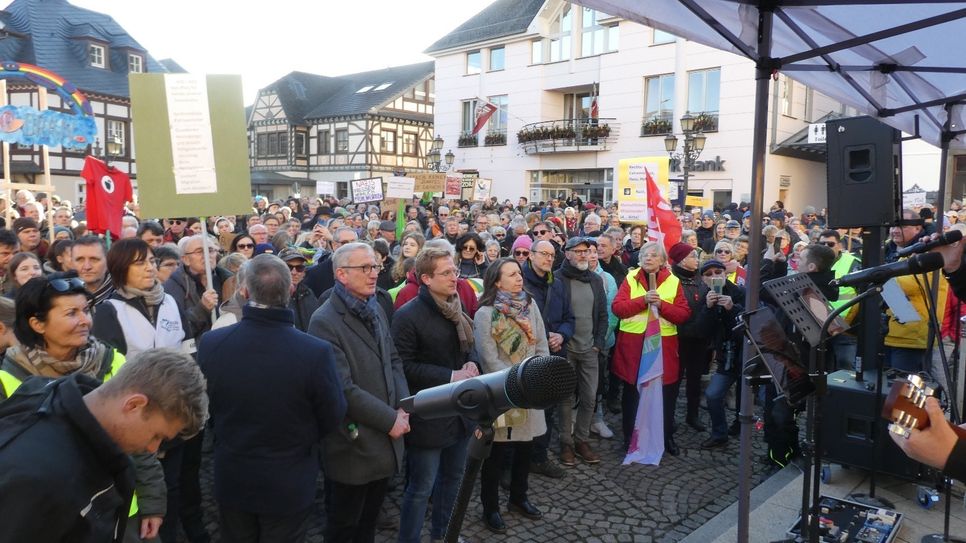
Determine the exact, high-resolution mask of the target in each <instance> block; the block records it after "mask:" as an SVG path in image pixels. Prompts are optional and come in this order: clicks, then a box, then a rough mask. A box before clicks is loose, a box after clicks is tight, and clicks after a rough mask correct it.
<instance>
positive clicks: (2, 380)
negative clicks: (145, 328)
mask: <svg viewBox="0 0 966 543" xmlns="http://www.w3.org/2000/svg"><path fill="white" fill-rule="evenodd" d="M125 361H126V359H125V358H124V355H123V354H121V353H120V352H118V351H117V350H115V351H114V356H113V357H112V358H111V369H110V370H108V372H107V373H106V374H104V382H107V380H108V379H110V378H111V377H114V374H115V373H117V371H118V370H119V369H121V366H123V365H124V362H125ZM22 384H23V381H21V380H20V379H17V378H16V377H14V376H13V374H11V373H10V372H8V371H6V370H0V386H3V393H4V395H5V396H6V397H7V398H9V397H10V396H12V395H13V393H14V392H16V391H17V389H18V388H20V385H22ZM137 514H138V496H137V494H134V497H132V498H131V509H130V510H129V511H128V517H133V516H135V515H137Z"/></svg>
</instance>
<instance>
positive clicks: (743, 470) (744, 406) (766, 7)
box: [737, 2, 775, 543]
mask: <svg viewBox="0 0 966 543" xmlns="http://www.w3.org/2000/svg"><path fill="white" fill-rule="evenodd" d="M773 9H774V8H773V7H772V4H771V3H769V2H760V3H759V7H758V48H757V56H758V62H757V63H758V67H757V70H756V74H755V121H754V134H755V135H754V140H753V144H752V160H751V180H752V182H751V183H752V184H751V232H750V234H751V235H750V236H749V238H750V239H749V248H748V267H747V269H748V282H747V292H746V293H745V310H746V311H747V310H754V309H756V308H757V307H758V291H759V288H760V287H761V252H762V241H761V236H759V235H758V231H759V229H760V228H761V220H762V211H763V208H764V201H765V147H766V144H767V136H768V89H769V85H770V83H771V76H772V67H770V66H768V63H766V62H764V59H768V58H769V57H770V56H771V45H772V44H771V41H772V22H773V19H774V15H775V14H774V11H773ZM754 356H755V355H754V349H753V348H752V347H751V346H749V345H748V343H747V342H745V349H744V353H743V357H742V360H744V361H745V363H746V364H747V362H748V361H749V360H751V358H752V357H754ZM738 386H740V387H741V407H740V415H739V420H740V421H741V438H740V454H741V456H740V463H739V468H738V534H737V535H738V541H739V543H747V541H748V532H749V524H750V515H751V466H752V458H751V456H752V450H751V431H752V421H753V417H754V409H755V407H754V406H755V404H754V398H752V391H751V386H750V385H749V383H748V379H747V378H745V377H744V368H742V372H741V375H740V376H739V383H738Z"/></svg>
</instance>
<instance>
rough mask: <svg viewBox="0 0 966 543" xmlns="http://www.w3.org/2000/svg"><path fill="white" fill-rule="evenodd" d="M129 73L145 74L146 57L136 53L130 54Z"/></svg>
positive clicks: (128, 57)
mask: <svg viewBox="0 0 966 543" xmlns="http://www.w3.org/2000/svg"><path fill="white" fill-rule="evenodd" d="M127 71H128V72H130V73H132V74H142V73H144V57H142V56H141V55H138V54H136V53H128V55H127Z"/></svg>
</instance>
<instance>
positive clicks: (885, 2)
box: [574, 0, 966, 542]
mask: <svg viewBox="0 0 966 543" xmlns="http://www.w3.org/2000/svg"><path fill="white" fill-rule="evenodd" d="M574 1H575V3H577V4H580V5H583V6H586V7H590V8H594V9H598V10H600V11H603V12H605V13H608V14H610V15H614V16H620V17H624V18H627V19H629V20H632V21H636V22H640V23H643V24H646V25H648V26H652V27H655V28H659V29H661V30H664V31H667V32H672V33H675V34H677V35H679V36H682V37H684V38H687V39H692V40H694V41H697V42H699V43H704V44H705V45H710V46H713V47H715V46H716V47H718V48H724V47H723V45H724V44H721V43H720V42H717V43H716V44H715V43H709V39H702V36H701V34H700V32H701V31H706V30H707V29H710V30H712V31H713V32H714V33H715V34H716V35H717V37H720V38H723V39H724V40H725V41H726V42H727V45H730V46H731V47H733V48H734V51H733V52H736V53H739V54H742V55H744V56H745V57H747V58H749V59H751V60H753V61H754V62H755V66H756V72H755V79H756V82H755V114H754V139H753V147H752V189H751V209H752V224H753V225H760V224H761V220H762V207H763V204H764V186H765V153H766V145H767V144H766V134H767V123H768V115H767V113H768V87H769V81H768V79H769V78H770V77H771V76H772V75H773V74H774V73H776V72H779V71H789V72H793V71H803V72H805V71H809V72H830V73H834V74H837V75H838V76H839V77H840V79H841V80H842V81H844V82H845V83H846V85H847V86H848V87H849V88H851V89H852V90H853V91H854V92H855V93H856V94H857V95H858V96H859V97H860V98H861V99H862V100H863V101H864V102H859V101H853V102H852V103H850V104H849V105H853V106H856V107H858V108H859V109H861V110H865V111H869V109H872V111H873V112H874V114H875V116H876V117H878V118H879V119H880V120H882V121H884V122H886V123H887V124H892V125H893V126H896V128H900V129H906V131H907V132H909V131H910V130H908V128H909V126H908V122H907V121H908V120H909V119H908V118H907V119H901V120H899V119H896V116H897V115H899V114H902V113H906V112H916V116H915V117H914V119H912V120H913V122H914V128H913V130H914V132H915V134H916V135H919V134H920V131H919V128H920V122H921V121H920V115H921V116H922V117H925V121H926V122H927V123H929V125H928V126H927V128H929V129H930V134H929V136H930V137H928V138H926V139H927V141H929V142H930V143H933V144H934V145H938V146H939V147H940V150H941V161H942V163H941V165H940V180H939V209H938V210H937V216H938V217H942V211H943V210H942V205H943V202H944V199H945V191H946V173H947V172H946V169H947V162H948V157H949V148H950V144H951V143H952V142H954V141H957V142H958V146H962V147H966V137H962V136H963V135H964V134H966V130H964V127H963V126H961V125H959V124H955V123H954V121H953V119H954V118H956V115H954V113H955V110H956V109H957V108H958V110H959V113H960V116H959V117H958V118H959V122H960V123H962V122H963V117H964V116H966V115H963V114H962V110H963V109H966V108H964V106H966V85H964V86H963V89H962V90H961V91H958V92H956V93H955V94H951V95H948V96H941V97H938V98H935V97H931V98H930V99H928V100H920V99H919V96H918V95H919V92H917V91H916V90H915V88H914V84H920V83H921V84H925V85H930V83H929V82H928V81H927V80H924V79H923V78H924V77H925V75H926V74H936V76H937V77H938V75H940V74H966V63H964V64H963V65H960V66H916V65H915V63H917V62H918V61H919V60H920V59H914V60H915V62H913V63H911V64H904V63H902V62H899V61H898V60H896V58H895V57H894V56H892V55H889V54H886V53H884V52H882V51H879V50H878V49H875V48H873V49H872V51H873V52H876V53H881V55H882V58H884V59H887V61H883V62H877V63H875V62H873V63H869V64H868V65H865V64H849V65H844V64H841V63H839V62H838V61H836V60H835V59H834V58H833V57H832V56H831V55H832V54H833V53H836V52H841V51H848V50H851V49H855V48H860V47H861V48H866V49H865V50H863V53H866V54H867V53H868V52H869V50H868V48H869V47H870V44H873V43H875V42H878V41H882V40H886V39H889V38H893V37H897V36H903V35H905V34H909V33H911V32H916V31H920V30H925V29H931V28H934V27H935V26H937V25H942V24H945V23H949V22H952V21H958V20H963V19H964V18H966V2H954V1H950V0H939V1H933V2H922V1H901V0H717V1H716V2H713V0H700V2H699V0H574ZM729 4H733V5H735V7H736V8H737V12H738V13H737V14H736V15H737V16H738V18H739V19H740V20H741V21H745V22H747V21H750V20H752V18H753V16H754V15H757V26H756V27H755V37H754V41H755V44H754V46H752V45H751V44H749V43H747V40H742V39H741V38H740V37H739V35H738V34H735V33H734V32H732V30H731V29H729V28H728V27H727V26H726V25H725V24H723V22H722V21H720V20H719V19H718V18H717V17H715V16H714V15H713V14H712V13H711V11H713V10H714V8H715V7H716V6H721V5H729ZM920 5H921V6H927V5H928V6H930V7H931V8H936V7H938V6H944V5H949V6H951V7H950V9H949V11H947V12H943V13H939V14H934V13H933V14H930V15H929V16H926V17H921V18H918V19H914V20H910V21H909V22H905V23H903V24H899V25H895V26H892V27H890V28H884V29H880V30H877V31H874V32H869V33H865V34H862V35H855V34H851V35H850V37H848V38H846V39H842V40H838V41H833V42H832V43H829V44H826V45H819V44H818V43H817V42H816V41H815V40H814V39H813V38H812V37H811V36H810V35H809V34H808V33H807V32H806V31H805V30H804V29H803V28H802V27H801V25H799V24H798V23H797V22H796V20H795V19H794V18H793V17H792V16H790V14H789V13H788V12H786V11H785V9H783V8H817V7H822V6H830V7H831V6H835V7H841V6H920ZM709 8H710V11H709ZM742 8H745V9H753V10H755V12H756V13H749V12H742ZM662 10H668V11H662ZM681 10H686V11H687V12H690V13H691V14H693V15H694V16H695V17H697V19H698V20H699V21H700V22H702V23H704V27H703V28H695V30H694V31H693V32H682V31H681V30H682V28H681V27H680V26H679V25H669V24H665V23H663V22H662V21H663V20H671V19H672V17H671V16H665V14H666V13H668V14H670V13H672V12H673V15H674V16H675V17H677V16H680V15H681V13H683V12H682V11H681ZM909 11H910V18H914V17H916V16H917V13H916V10H915V9H914V8H913V9H910V10H909ZM645 13H646V15H645ZM776 17H777V18H778V19H779V20H780V21H781V23H783V25H784V26H785V27H786V28H787V29H788V30H789V31H790V32H791V34H790V35H787V36H783V38H784V37H788V38H794V39H795V40H796V41H798V42H799V43H800V45H802V46H804V47H802V48H801V49H802V50H801V51H799V52H796V53H791V54H788V55H786V56H784V57H775V56H773V55H772V49H773V45H774V38H775V36H774V33H773V31H774V23H775V18H776ZM677 22H678V23H680V20H678V21H677ZM692 22H693V21H692ZM697 26H700V25H697ZM742 30H745V31H747V30H748V29H747V28H742ZM834 30H836V31H838V32H839V33H842V32H847V29H846V28H842V27H837V28H835V29H834ZM964 30H966V28H964ZM742 34H744V32H743V33H742ZM711 41H715V40H711ZM783 43H784V42H783ZM896 56H898V54H897V55H896ZM814 59H820V60H821V62H820V63H817V62H813V63H811V64H809V63H805V61H808V60H813V61H814ZM860 72H878V73H879V74H881V76H882V77H885V78H889V80H890V81H893V82H895V83H896V85H897V86H898V87H899V88H900V89H901V90H902V91H903V93H904V94H905V96H906V99H907V102H908V103H906V104H904V105H900V106H897V107H884V106H883V105H882V103H881V101H880V100H879V99H877V98H876V97H875V96H873V94H872V92H870V90H869V89H866V88H864V87H862V86H861V85H860V84H858V82H857V81H856V79H855V74H857V73H860ZM899 74H911V75H912V76H915V77H916V78H917V79H915V80H909V79H908V78H907V77H906V76H905V75H903V76H902V77H900V75H899ZM814 87H815V88H816V89H817V90H819V91H823V87H822V85H814ZM918 87H919V88H922V85H918ZM838 94H841V93H838ZM893 98H894V97H893ZM841 101H844V102H848V101H847V100H841ZM935 107H942V108H943V110H944V111H945V114H946V118H945V119H943V120H940V119H939V118H938V117H937V115H936V114H935V112H933V111H930V108H935ZM933 129H935V132H932V130H933ZM933 136H938V137H935V138H934V137H933ZM761 254H762V247H761V237H760V236H751V239H750V247H749V250H748V261H749V262H748V278H747V285H748V287H747V296H746V301H747V307H757V306H758V303H759V289H760V286H761V270H760V265H761ZM746 359H747V357H746ZM741 386H742V394H741V419H742V421H743V424H742V430H741V454H742V458H741V463H740V468H739V474H738V477H739V488H738V493H739V496H738V534H737V535H738V541H740V542H746V541H748V535H749V533H748V532H749V515H750V496H751V459H750V450H751V424H750V421H751V415H752V413H753V403H752V398H751V393H750V390H749V385H748V383H747V381H746V380H744V379H742V380H741Z"/></svg>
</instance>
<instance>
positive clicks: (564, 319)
mask: <svg viewBox="0 0 966 543" xmlns="http://www.w3.org/2000/svg"><path fill="white" fill-rule="evenodd" d="M555 258H556V247H555V246H554V244H553V243H551V242H549V241H545V240H541V241H537V242H536V243H534V244H533V247H531V248H530V260H529V261H527V263H526V264H525V265H524V266H523V288H524V290H526V291H527V293H528V294H530V296H531V297H532V298H533V303H534V304H536V305H537V307H539V308H540V315H541V316H542V317H543V324H544V327H545V328H546V329H547V343H548V344H549V346H550V354H552V355H554V356H563V357H566V356H567V347H566V345H567V342H568V341H570V338H571V336H573V335H574V313H573V311H572V310H571V308H570V295H569V294H568V293H567V292H565V291H564V284H563V282H562V281H555V280H554V276H553V273H552V271H551V270H552V269H553V263H554V260H555ZM554 412H555V408H550V409H546V410H544V412H543V414H544V416H545V417H546V419H547V432H545V433H544V434H543V435H541V436H538V437H537V438H536V439H534V440H533V456H532V457H531V459H530V472H531V473H539V474H541V475H545V476H547V477H552V478H554V479H559V478H561V477H563V476H564V473H565V472H564V470H563V469H561V467H560V466H558V465H556V464H554V463H553V462H551V461H550V460H549V458H548V455H547V450H548V448H549V446H550V429H551V428H553V424H551V422H552V421H553V414H554Z"/></svg>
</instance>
